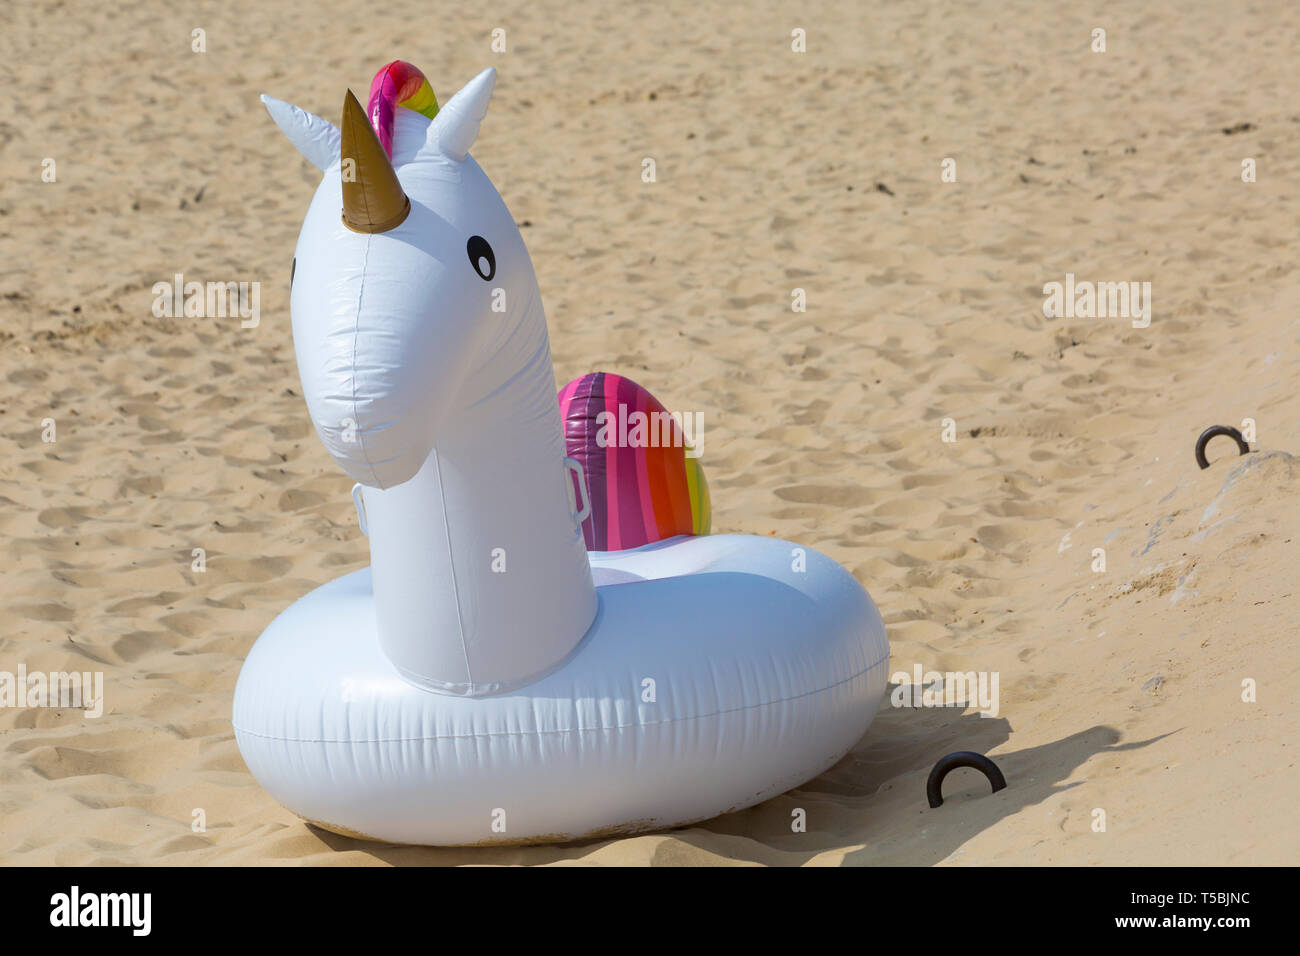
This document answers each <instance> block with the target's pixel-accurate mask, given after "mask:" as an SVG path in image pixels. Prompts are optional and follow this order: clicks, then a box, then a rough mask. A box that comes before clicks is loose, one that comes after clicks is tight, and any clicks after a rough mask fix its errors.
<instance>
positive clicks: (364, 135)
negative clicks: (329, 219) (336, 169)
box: [339, 90, 411, 232]
mask: <svg viewBox="0 0 1300 956" xmlns="http://www.w3.org/2000/svg"><path fill="white" fill-rule="evenodd" d="M339 130H340V132H341V133H342V139H341V142H340V145H339V154H340V158H341V159H342V177H343V225H345V226H347V227H348V228H349V229H351V230H352V231H353V232H388V230H390V229H396V228H397V227H398V226H400V225H401V224H402V222H403V221H405V219H406V217H407V216H408V215H409V214H410V212H411V200H409V199H408V198H406V193H404V192H402V184H401V183H400V182H398V181H397V173H396V172H394V170H393V164H392V163H391V162H389V160H388V154H387V153H385V152H384V147H383V146H381V145H380V143H379V137H378V136H376V135H375V131H374V129H373V128H372V127H371V125H370V121H369V120H368V119H367V118H366V111H365V110H363V109H362V108H361V104H360V103H358V102H357V98H356V97H355V96H353V95H352V91H351V90H348V95H347V96H346V97H345V98H344V99H343V122H342V123H340V124H339Z"/></svg>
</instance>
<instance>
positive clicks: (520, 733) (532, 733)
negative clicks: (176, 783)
mask: <svg viewBox="0 0 1300 956" xmlns="http://www.w3.org/2000/svg"><path fill="white" fill-rule="evenodd" d="M888 660H889V651H887V650H886V651H885V654H884V656H883V657H880V658H878V659H877V660H875V661H874V662H872V663H871V664H870V665H868V666H867V667H865V668H863V669H862V670H860V671H858V672H857V673H856V674H853V675H851V676H849V677H845V678H844V679H843V680H838V681H836V682H835V683H834V684H827V685H826V686H825V687H819V688H817V689H815V690H810V691H805V692H804V693H802V694H795V695H793V696H791V697H778V698H776V699H774V700H766V701H762V702H761V703H757V704H746V705H745V706H743V707H731V708H728V709H726V710H715V711H713V712H712V713H708V714H693V715H691V716H688V717H669V718H667V719H665V720H651V721H645V722H642V723H635V724H617V725H614V726H611V727H564V728H560V729H555V730H545V729H538V730H500V731H488V732H486V733H476V734H436V735H434V736H432V737H383V738H379V739H375V740H357V739H345V740H325V739H323V738H304V737H279V736H275V735H273V734H262V733H258V732H257V731H255V730H248V729H246V728H241V727H240V726H239V725H238V724H235V723H234V722H233V721H232V722H231V723H232V725H233V726H234V728H235V733H237V734H247V735H248V736H250V737H257V738H259V739H262V740H274V741H278V742H281V743H294V744H352V745H362V744H365V745H370V744H407V743H429V742H430V741H443V740H480V739H485V738H489V737H541V736H544V735H550V734H589V733H610V732H612V731H624V730H638V729H641V728H648V727H658V726H663V725H666V724H680V723H685V722H687V721H690V720H709V719H711V718H714V717H722V716H725V715H727V714H735V713H740V712H742V711H746V710H756V709H758V708H760V707H773V706H776V705H778V704H786V703H789V702H790V701H794V700H802V699H803V698H805V697H813V696H816V695H817V694H824V693H826V692H827V691H831V690H834V689H835V688H837V687H840V686H842V685H844V684H847V683H850V682H851V681H855V680H857V679H858V678H860V677H862V676H863V675H865V674H869V673H871V672H872V671H873V670H875V669H876V668H877V667H879V666H880V665H881V664H884V663H885V662H887V661H888ZM873 716H874V714H873Z"/></svg>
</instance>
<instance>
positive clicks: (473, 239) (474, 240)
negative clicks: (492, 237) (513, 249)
mask: <svg viewBox="0 0 1300 956" xmlns="http://www.w3.org/2000/svg"><path fill="white" fill-rule="evenodd" d="M465 251H466V252H468V253H469V264H470V265H472V266H473V267H474V271H475V272H477V273H478V274H479V278H481V279H482V280H483V281H485V282H491V281H492V277H493V276H494V275H496V274H497V257H496V256H495V255H493V254H492V247H491V246H489V245H488V241H487V240H486V239H484V238H483V237H482V236H470V237H469V242H467V243H465Z"/></svg>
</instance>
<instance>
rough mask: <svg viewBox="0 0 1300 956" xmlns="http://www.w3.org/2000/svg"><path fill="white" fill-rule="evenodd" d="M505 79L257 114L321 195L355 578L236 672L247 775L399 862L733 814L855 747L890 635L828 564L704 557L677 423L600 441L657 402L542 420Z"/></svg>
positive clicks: (391, 83)
mask: <svg viewBox="0 0 1300 956" xmlns="http://www.w3.org/2000/svg"><path fill="white" fill-rule="evenodd" d="M495 79H496V71H495V70H491V69H489V70H485V71H484V72H482V73H480V74H479V75H478V76H477V77H475V78H474V79H473V80H471V81H470V82H469V83H468V84H467V85H466V86H465V87H464V89H462V90H461V91H460V92H459V93H457V94H456V95H455V96H454V97H452V98H451V99H450V100H449V101H447V103H446V104H445V105H444V106H442V107H441V108H439V107H438V104H437V102H436V99H435V97H434V94H433V91H432V90H431V89H430V87H429V84H428V82H427V80H426V79H425V78H424V76H423V74H421V73H420V72H419V71H418V70H417V69H415V68H414V67H412V66H410V65H409V64H406V63H402V62H400V61H398V62H395V63H392V64H389V65H388V66H386V67H385V68H384V69H382V70H381V71H380V72H379V74H378V75H377V76H376V77H375V81H374V83H373V84H372V87H371V96H370V102H369V110H368V111H367V110H365V109H363V108H362V107H361V105H360V103H358V102H357V100H356V99H355V98H354V97H353V96H352V94H351V92H349V93H348V94H347V99H346V100H345V103H344V108H343V115H342V120H341V123H340V125H339V126H335V125H334V124H332V123H329V122H327V121H325V120H323V119H320V118H319V117H316V116H313V115H311V114H310V113H307V112H304V111H303V110H300V109H298V108H296V107H294V106H290V105H289V104H287V103H283V102H280V101H279V100H275V99H272V98H270V97H263V102H264V103H265V104H266V106H267V108H268V110H269V111H270V113H271V116H272V117H273V118H274V119H275V121H276V123H277V124H278V125H279V127H280V129H281V130H282V131H283V132H284V134H285V135H286V136H287V137H288V138H289V140H290V141H291V142H292V143H293V145H294V146H296V147H297V148H298V150H299V151H300V152H301V153H302V155H303V156H305V157H306V158H307V159H308V160H310V161H311V162H312V163H313V164H314V165H315V166H317V167H318V168H319V169H320V170H321V172H322V173H323V174H324V178H323V180H322V181H321V184H320V187H319V188H318V189H317V190H316V195H315V198H314V199H313V200H312V203H311V207H310V209H309V210H308V212H307V217H306V220H305V221H304V223H303V227H302V233H301V235H300V236H299V239H298V245H297V248H296V250H295V254H294V267H293V273H292V280H291V283H292V291H291V312H292V323H293V341H294V349H295V354H296V357H297V362H298V371H299V374H300V376H301V379H302V386H303V394H304V396H305V398H306V401H307V407H308V410H309V412H310V414H311V418H312V421H313V423H314V424H315V427H316V431H317V433H318V435H319V436H320V438H321V440H322V441H323V442H324V444H325V447H326V448H327V450H328V451H329V453H330V455H331V456H332V457H333V458H334V460H335V461H336V462H337V463H338V464H339V465H340V466H341V467H342V468H343V470H344V471H345V472H347V474H348V475H350V476H351V477H352V478H353V480H354V481H356V482H357V484H356V486H355V487H354V489H353V497H354V499H355V502H356V507H357V513H358V517H359V520H360V522H361V526H362V530H363V531H364V532H365V533H366V534H367V536H368V537H369V542H370V553H371V566H370V567H369V568H364V569H361V570H358V571H354V572H352V573H350V574H346V575H344V576H343V577H341V578H338V579H337V580H335V581H332V582H330V583H328V584H326V585H324V586H322V587H319V588H317V589H316V590H314V591H312V592H311V593H309V594H307V595H306V596H305V597H303V598H302V599H300V600H299V601H297V602H296V603H295V604H293V605H292V606H291V607H289V608H288V609H287V610H285V611H284V612H283V613H282V614H280V616H279V617H277V618H276V619H275V620H274V621H273V622H272V623H271V625H270V626H269V627H268V628H267V629H266V631H265V633H263V634H262V636H261V638H260V639H259V640H258V641H257V643H256V644H255V646H254V647H253V648H252V650H251V651H250V653H249V655H248V659H247V661H246V662H245V664H244V667H243V670H242V672H241V673H240V676H239V682H238V686H237V687H236V690H235V697H234V714H233V723H234V727H235V736H236V739H237V741H238V744H239V748H240V752H241V753H242V754H243V757H244V760H245V762H246V763H247V765H248V768H249V770H250V771H251V772H252V773H253V775H254V777H256V779H257V780H258V781H259V782H260V783H261V784H262V786H263V787H265V788H266V790H267V791H268V792H269V793H270V794H271V795H272V796H274V797H275V798H276V799H278V800H279V801H280V802H281V803H282V804H284V805H285V806H286V807H288V808H289V809H290V810H292V811H293V812H294V813H296V814H298V815H299V816H301V817H303V818H304V819H306V820H307V821H309V822H311V823H313V824H316V825H318V826H321V827H324V828H326V829H328V830H332V831H335V832H339V833H343V834H347V835H352V836H361V837H365V838H369V839H375V840H384V841H390V842H397V843H419V844H440V845H453V844H488V843H532V842H549V841H564V840H577V839H582V838H590V837H596V836H602V835H611V834H625V833H634V832H639V831H643V830H651V829H662V828H667V827H672V826H679V825H683V824H686V823H692V822H695V821H700V820H705V819H708V818H710V817H714V816H717V815H718V814H721V813H725V812H728V811H731V810H737V809H740V808H743V807H748V806H751V805H753V804H756V803H758V802H760V801H762V800H764V799H766V798H768V797H771V796H774V795H776V794H779V793H781V792H783V791H786V790H789V789H791V788H793V787H796V786H798V785H799V784H801V783H804V782H805V781H807V780H809V779H811V778H812V777H815V776H816V775H817V774H819V773H821V772H822V771H824V770H825V769H827V768H828V767H830V766H831V765H832V764H834V763H835V762H836V761H838V760H839V759H840V758H841V757H843V756H844V754H845V753H847V752H848V751H849V749H850V748H852V747H853V745H854V744H855V743H856V742H857V741H858V740H859V739H860V738H861V737H862V735H863V734H864V732H865V731H866V729H867V726H868V725H869V724H870V723H871V719H872V717H873V715H874V713H875V710H876V707H877V705H878V704H879V701H880V698H881V695H882V692H883V690H884V687H885V679H886V669H887V666H888V655H889V646H888V643H887V640H886V637H885V631H884V625H883V623H882V621H881V618H880V614H879V612H878V611H877V610H876V607H875V605H874V604H872V602H871V599H870V598H869V597H868V596H867V594H866V592H865V591H864V590H863V589H862V587H861V585H859V584H858V582H857V581H856V580H855V579H854V578H853V576H852V575H850V574H849V573H848V572H847V571H846V570H844V569H843V568H842V567H840V566H839V565H838V564H836V563H835V562H834V561H832V560H830V559H829V558H827V557H825V556H823V555H821V554H819V553H817V552H816V551H813V550H812V549H810V548H801V547H799V546H797V545H794V544H791V543H790V542H785V541H780V540H776V539H774V538H758V537H751V536H746V535H733V534H708V533H707V532H708V525H709V518H708V508H709V500H708V488H707V485H706V483H705V481H704V476H703V472H702V470H701V469H700V467H699V464H698V461H697V460H695V459H694V457H693V456H692V455H691V454H690V452H691V449H689V448H687V447H685V442H684V440H681V439H682V434H681V431H680V429H679V427H678V425H677V423H676V422H673V423H672V425H671V426H670V431H671V436H672V437H673V439H674V440H673V441H671V442H669V443H667V445H665V444H664V443H662V442H661V443H659V444H658V445H651V446H650V447H647V446H646V445H645V444H644V443H641V444H637V443H633V442H620V441H613V442H611V441H609V435H608V434H607V433H605V434H602V426H607V425H608V418H607V417H605V416H607V415H609V414H611V413H613V412H614V411H615V410H616V409H617V410H618V411H619V412H622V411H624V409H619V406H624V407H625V408H630V409H633V410H634V411H640V412H642V413H645V414H646V415H647V416H650V417H652V418H653V417H658V419H659V420H660V421H661V422H662V421H663V420H664V418H666V417H667V416H666V413H665V412H664V409H663V407H662V406H661V405H659V404H658V403H657V402H655V401H654V399H653V398H651V397H650V395H649V393H648V392H646V391H645V390H644V389H641V388H639V387H638V386H636V385H635V384H634V383H631V382H629V381H628V380H627V379H623V378H620V377H619V376H617V375H607V374H594V375H588V376H584V377H582V378H581V379H578V380H577V381H575V382H573V383H570V384H569V385H568V386H566V387H565V388H564V389H563V390H561V391H560V393H559V396H558V399H559V400H558V401H557V393H556V389H555V379H554V372H553V370H552V367H551V356H550V343H549V339H548V337H547V330H546V319H545V316H544V314H543V311H542V301H541V295H540V293H539V291H538V286H537V280H536V278H535V277H534V275H533V268H532V263H531V261H530V260H529V257H528V252H527V250H526V249H525V248H524V242H523V238H522V236H521V235H520V234H519V230H518V228H517V227H516V225H515V222H514V219H513V217H512V216H511V215H510V212H509V211H508V210H507V209H506V206H505V203H504V202H503V201H502V199H501V197H500V196H499V195H498V194H497V191H496V189H495V188H494V187H493V185H492V183H491V182H490V181H489V180H488V178H487V176H486V175H485V174H484V173H483V170H482V169H480V168H479V166H478V164H477V163H475V161H474V159H473V158H472V157H471V156H470V155H469V148H470V146H471V144H472V143H473V142H474V139H475V136H476V135H477V134H478V130H479V124H480V123H481V122H482V120H483V118H484V115H485V113H486V111H487V107H488V100H489V97H490V96H491V94H492V88H493V84H494V82H495ZM668 420H669V421H672V420H671V419H668ZM605 431H607V429H605Z"/></svg>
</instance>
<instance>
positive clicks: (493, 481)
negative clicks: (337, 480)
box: [364, 290, 596, 697]
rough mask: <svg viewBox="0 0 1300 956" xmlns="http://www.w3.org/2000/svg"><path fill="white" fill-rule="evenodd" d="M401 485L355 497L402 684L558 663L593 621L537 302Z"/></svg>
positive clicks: (516, 675)
mask: <svg viewBox="0 0 1300 956" xmlns="http://www.w3.org/2000/svg"><path fill="white" fill-rule="evenodd" d="M502 334H503V337H504V340H503V341H501V342H498V343H490V347H489V349H488V350H487V351H488V354H490V355H491V356H492V357H491V358H490V359H489V360H488V363H487V365H486V367H485V368H483V369H481V370H475V371H474V373H473V374H472V375H470V376H469V381H470V382H472V383H474V385H473V389H474V390H473V392H467V393H466V394H465V395H464V397H463V399H462V401H461V403H460V405H459V407H455V408H452V409H451V410H450V414H449V415H448V416H447V418H446V419H445V420H444V422H443V425H442V428H441V431H440V435H439V439H438V441H437V443H436V444H435V446H434V449H433V451H432V453H431V454H430V455H429V457H428V459H427V460H426V461H425V462H424V465H423V467H421V468H420V470H419V472H418V473H417V474H416V475H415V477H414V478H412V479H411V480H410V481H407V482H404V483H403V484H400V485H397V486H396V487H393V488H390V489H387V490H382V491H381V490H377V489H373V488H367V489H365V492H364V499H365V508H366V521H367V524H368V528H369V535H370V554H371V568H372V575H373V584H374V594H375V607H376V613H377V617H378V621H377V623H378V629H379V640H380V644H381V646H382V647H383V650H384V652H385V654H386V655H387V656H388V658H389V659H390V660H391V661H392V662H393V664H394V665H395V666H396V667H397V668H398V670H399V671H400V672H401V673H402V675H403V676H404V677H406V678H407V679H408V680H410V681H412V682H413V683H416V684H419V685H421V686H424V687H426V688H429V689H431V690H435V691H440V692H443V693H449V694H459V695H464V696H475V697H476V696H482V695H487V694H495V693H501V692H503V691H507V690H510V689H512V688H515V687H519V686H522V685H524V684H527V683H530V682H531V681H532V680H534V679H536V678H538V677H541V676H543V675H544V674H546V673H547V672H549V671H550V670H553V669H554V668H555V667H557V666H558V665H559V664H561V663H562V662H563V661H564V659H565V658H566V657H567V656H568V654H569V653H570V652H571V651H572V650H573V649H574V648H575V647H576V646H577V644H578V642H579V641H580V640H581V639H582V637H583V635H584V634H585V633H586V631H587V629H588V627H589V626H590V625H591V622H592V620H593V619H594V617H595V614H596V592H595V588H594V586H593V585H592V580H591V566H590V564H589V562H588V559H587V550H586V546H585V544H584V543H583V540H582V532H581V529H580V527H579V526H578V524H577V522H576V521H575V519H574V516H573V512H572V509H571V505H570V498H569V494H570V493H569V487H568V482H569V480H570V479H569V477H568V475H567V473H566V472H565V470H564V436H563V432H562V430H561V429H562V425H561V421H560V412H559V407H558V405H557V403H556V398H555V377H554V372H553V371H552V367H551V353H550V343H549V341H548V339H547V335H546V320H545V317H544V315H543V314H542V308H541V301H540V296H539V295H537V294H536V293H535V290H534V295H533V297H532V301H531V302H530V303H528V304H527V305H526V306H525V307H524V309H523V311H522V314H521V317H520V321H519V322H517V323H513V324H511V325H509V326H507V331H505V332H503V333H502Z"/></svg>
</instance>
